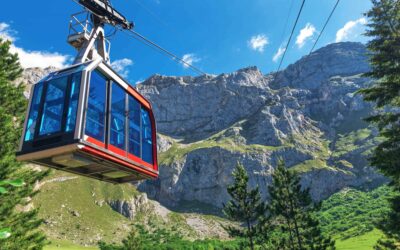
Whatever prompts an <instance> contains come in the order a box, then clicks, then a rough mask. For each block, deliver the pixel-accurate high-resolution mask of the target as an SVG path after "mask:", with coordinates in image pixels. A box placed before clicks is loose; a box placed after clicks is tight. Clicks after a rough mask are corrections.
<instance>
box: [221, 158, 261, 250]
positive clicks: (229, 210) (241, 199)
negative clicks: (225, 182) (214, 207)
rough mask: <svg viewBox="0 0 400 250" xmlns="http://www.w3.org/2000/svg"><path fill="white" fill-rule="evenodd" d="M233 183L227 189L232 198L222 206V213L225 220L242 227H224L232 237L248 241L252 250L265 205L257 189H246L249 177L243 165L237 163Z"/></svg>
mask: <svg viewBox="0 0 400 250" xmlns="http://www.w3.org/2000/svg"><path fill="white" fill-rule="evenodd" d="M232 174H233V178H234V182H233V185H231V186H229V187H228V193H229V195H230V196H231V197H232V200H230V201H229V202H228V203H227V204H224V205H223V206H224V208H223V212H224V214H225V215H226V217H227V218H229V219H231V220H233V221H236V222H240V223H242V224H243V225H244V226H243V227H234V226H229V227H226V229H227V231H228V233H229V234H230V235H231V236H232V237H243V238H247V239H248V240H249V245H250V248H251V249H254V238H255V237H256V236H257V235H258V227H259V225H260V219H261V218H262V217H263V216H264V214H265V211H266V210H265V205H264V203H263V202H262V201H261V195H260V191H259V189H258V187H256V188H255V189H249V188H248V181H249V176H248V175H247V172H246V170H245V168H244V167H243V165H241V164H240V163H238V165H237V167H236V169H235V170H234V171H233V173H232Z"/></svg>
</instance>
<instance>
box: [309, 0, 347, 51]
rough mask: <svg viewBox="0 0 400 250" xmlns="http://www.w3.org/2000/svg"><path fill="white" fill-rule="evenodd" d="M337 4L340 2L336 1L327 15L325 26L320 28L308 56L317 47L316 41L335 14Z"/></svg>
mask: <svg viewBox="0 0 400 250" xmlns="http://www.w3.org/2000/svg"><path fill="white" fill-rule="evenodd" d="M339 2H340V0H337V1H336V4H335V6H334V7H333V9H332V11H331V13H330V14H329V17H328V19H326V21H325V24H324V27H323V28H322V30H321V32H320V33H319V35H318V38H317V40H315V42H314V45H313V46H312V48H311V50H310V53H309V54H308V55H310V54H311V53H312V52H313V50H314V48H315V46H316V45H317V43H318V41H319V38H320V37H321V35H322V33H323V32H324V30H325V28H326V26H327V25H328V23H329V20H330V19H331V17H332V15H333V12H335V10H336V7H337V6H338V4H339Z"/></svg>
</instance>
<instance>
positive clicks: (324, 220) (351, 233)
mask: <svg viewBox="0 0 400 250" xmlns="http://www.w3.org/2000/svg"><path fill="white" fill-rule="evenodd" d="M391 196H392V191H391V189H390V188H389V187H387V186H382V187H379V188H377V189H374V190H372V191H370V192H363V191H359V190H355V189H345V190H343V191H341V192H338V193H336V194H334V195H332V196H331V197H330V198H329V199H327V200H325V201H323V202H322V208H321V211H320V212H319V218H320V221H321V224H322V227H323V230H324V231H325V232H327V233H329V234H331V235H335V236H336V237H337V238H340V239H346V238H350V237H356V236H359V235H362V234H364V233H368V232H370V231H372V230H373V229H374V228H375V224H376V223H377V222H378V221H379V219H381V218H382V216H383V215H384V214H385V213H387V212H389V209H390V208H389V203H388V202H387V199H388V198H389V197H391Z"/></svg>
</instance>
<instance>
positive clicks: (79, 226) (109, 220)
mask: <svg viewBox="0 0 400 250" xmlns="http://www.w3.org/2000/svg"><path fill="white" fill-rule="evenodd" d="M40 190H41V192H40V193H39V194H38V195H37V196H36V197H35V198H34V200H33V203H34V205H35V206H36V207H39V208H40V210H39V211H40V212H39V215H40V217H41V218H43V219H44V220H45V224H44V225H43V230H44V231H45V232H46V234H47V235H48V237H49V239H50V240H65V241H67V242H73V243H76V244H81V245H84V244H93V245H95V244H96V243H97V241H98V240H100V239H103V240H106V241H111V242H112V241H116V242H118V241H119V240H121V239H122V238H123V237H124V236H125V235H126V233H127V232H128V230H129V228H130V226H129V225H130V223H131V222H130V221H129V220H128V219H127V218H125V217H124V216H122V215H120V214H119V213H117V212H115V211H113V210H112V209H111V208H110V206H108V205H107V204H106V203H105V202H106V201H108V200H117V199H129V198H130V197H135V196H136V195H137V194H138V192H137V191H136V189H135V187H134V186H132V185H128V184H125V185H113V184H108V183H104V182H100V181H96V180H91V179H88V178H85V177H77V176H75V175H71V174H67V173H64V172H59V171H53V172H52V174H51V176H49V177H48V178H47V179H46V181H45V182H43V183H41V184H40Z"/></svg>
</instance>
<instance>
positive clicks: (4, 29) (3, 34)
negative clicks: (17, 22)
mask: <svg viewBox="0 0 400 250" xmlns="http://www.w3.org/2000/svg"><path fill="white" fill-rule="evenodd" d="M9 28H10V25H8V24H7V23H0V38H2V39H4V40H9V41H11V42H14V40H15V37H14V36H13V35H12V34H11V33H14V32H12V30H10V29H9Z"/></svg>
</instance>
